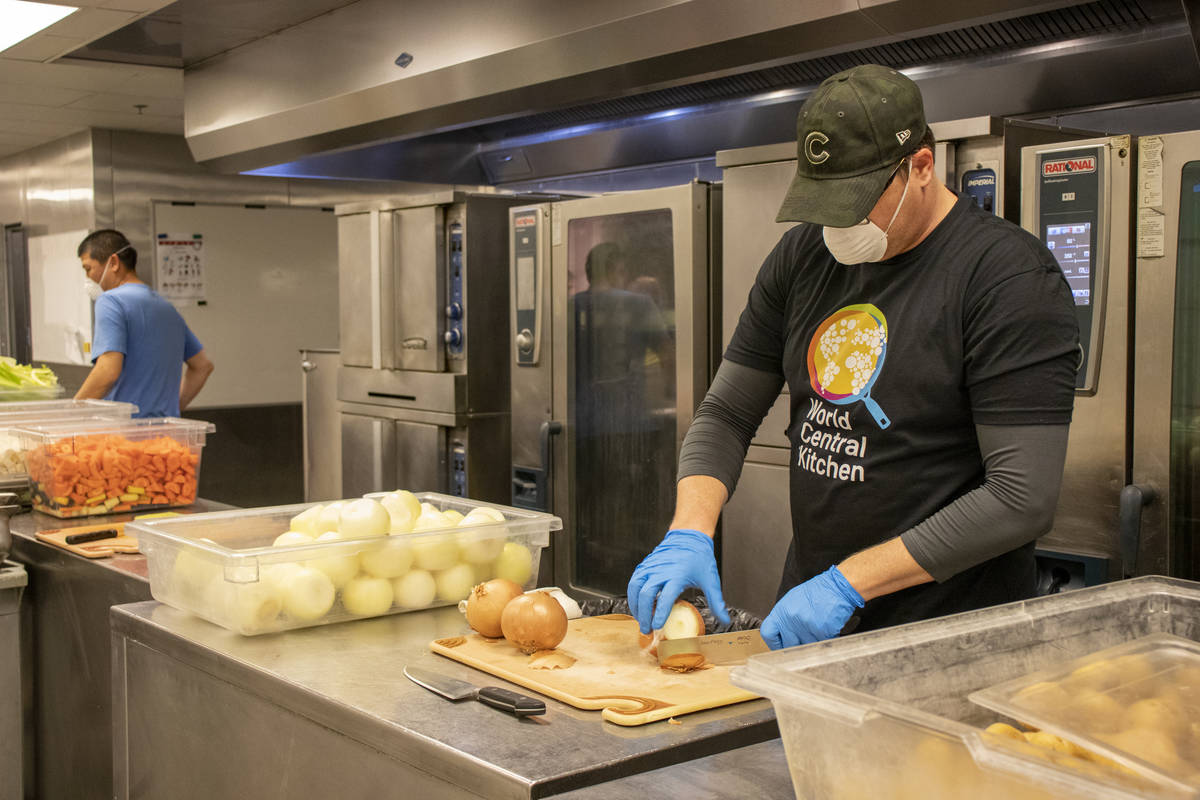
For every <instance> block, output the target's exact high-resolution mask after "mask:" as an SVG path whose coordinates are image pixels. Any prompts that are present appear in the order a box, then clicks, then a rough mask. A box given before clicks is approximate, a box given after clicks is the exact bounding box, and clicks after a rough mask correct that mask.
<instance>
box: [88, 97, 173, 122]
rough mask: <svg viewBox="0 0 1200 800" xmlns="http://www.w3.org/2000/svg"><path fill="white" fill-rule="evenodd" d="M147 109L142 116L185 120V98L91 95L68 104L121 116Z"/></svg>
mask: <svg viewBox="0 0 1200 800" xmlns="http://www.w3.org/2000/svg"><path fill="white" fill-rule="evenodd" d="M139 104H142V105H145V106H146V107H145V108H144V109H143V110H142V113H141V116H158V117H178V118H179V119H181V120H182V119H183V98H162V97H153V98H152V97H139V96H137V95H129V94H89V95H86V96H84V97H82V98H80V99H77V100H75V101H74V102H72V103H70V104H68V106H67V107H68V108H82V109H86V110H88V111H109V112H114V113H121V114H137V113H138V111H137V108H136V106H137V105H139Z"/></svg>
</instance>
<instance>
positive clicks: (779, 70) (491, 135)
mask: <svg viewBox="0 0 1200 800" xmlns="http://www.w3.org/2000/svg"><path fill="white" fill-rule="evenodd" d="M1171 8H1172V9H1174V10H1175V11H1176V12H1177V13H1178V12H1179V6H1178V4H1177V3H1172V4H1171ZM1151 21H1152V18H1151V16H1150V14H1148V13H1147V12H1146V11H1145V10H1144V9H1143V8H1142V5H1141V4H1140V3H1139V2H1138V0H1097V2H1092V3H1087V4H1085V5H1079V6H1070V7H1068V8H1061V9H1056V10H1054V11H1046V12H1043V13H1040V14H1031V15H1029V16H1026V17H1016V18H1014V19H1009V20H1001V21H999V22H990V23H986V24H982V25H972V26H970V27H966V28H960V29H958V30H952V31H946V32H945V33H938V34H934V35H931V36H920V37H917V38H915V39H908V40H906V41H902V42H894V43H892V44H885V45H879V46H876V47H866V48H863V49H861V50H853V51H850V52H847V53H840V54H838V55H834V56H826V57H823V58H814V59H810V60H806V61H797V62H795V63H792V64H783V65H781V66H777V67H769V68H767V69H761V70H757V71H755V72H747V73H744V74H742V75H733V76H730V77H727V78H718V79H715V80H711V81H704V82H701V83H694V84H690V85H688V86H681V87H678V88H672V89H663V90H660V91H655V92H647V93H645V94H640V95H636V96H634V97H624V98H619V99H615V100H607V101H604V102H599V103H592V104H589V105H586V106H580V107H576V108H567V109H561V110H557V111H549V112H546V113H543V114H534V115H531V116H527V117H522V118H520V119H517V120H513V121H510V122H501V123H496V124H494V125H489V126H486V127H485V128H484V129H483V130H484V132H485V133H484V138H486V139H495V138H507V137H510V136H522V135H527V134H530V133H535V132H538V131H546V130H554V129H556V128H565V127H568V126H571V125H579V124H581V123H586V122H596V121H600V120H607V119H619V118H622V117H631V116H637V115H641V114H646V113H650V112H653V111H661V110H664V109H669V108H680V107H687V106H697V105H707V104H709V103H713V102H716V101H719V100H728V99H736V98H740V97H746V96H749V95H754V94H759V93H763V92H770V91H774V90H776V89H781V88H793V87H798V86H815V85H816V84H819V83H820V82H821V81H823V80H825V79H826V78H828V77H829V76H830V75H836V74H837V73H839V72H841V71H842V70H845V69H850V68H851V67H854V66H857V65H858V64H884V65H886V66H889V67H895V68H896V69H905V68H908V67H915V66H926V65H931V64H936V63H939V62H942V61H952V60H957V59H967V58H984V57H987V56H992V55H997V54H1000V53H1004V52H1006V51H1010V50H1015V49H1019V48H1026V47H1032V46H1035V45H1039V44H1050V43H1053V42H1058V41H1063V40H1065V39H1074V38H1078V37H1081V36H1088V35H1094V34H1099V33H1124V32H1130V31H1135V30H1137V29H1139V28H1141V27H1143V26H1145V25H1148V24H1149V23H1150V22H1151Z"/></svg>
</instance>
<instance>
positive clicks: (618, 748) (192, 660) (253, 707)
mask: <svg viewBox="0 0 1200 800" xmlns="http://www.w3.org/2000/svg"><path fill="white" fill-rule="evenodd" d="M465 629H466V625H465V622H464V620H463V618H462V615H461V614H460V613H459V612H458V611H457V610H456V609H455V608H453V607H447V608H439V609H432V610H429V611H418V612H410V613H407V614H395V615H392V616H386V617H380V618H377V619H371V620H360V621H356V622H347V623H341V624H336V625H326V626H321V627H316V628H306V629H301V630H293V631H289V632H285V633H280V634H272V635H264V636H255V637H243V636H240V635H238V634H235V633H231V632H229V631H226V630H224V629H222V628H219V627H216V626H214V625H210V624H209V623H207V622H204V621H203V620H200V619H197V618H195V617H192V616H190V615H188V614H185V613H183V612H180V611H176V610H175V609H172V608H170V607H168V606H164V605H161V604H159V603H136V604H133V605H127V606H119V607H117V608H114V609H113V610H112V631H113V653H114V664H113V675H114V681H115V682H114V684H113V707H114V722H115V725H116V730H115V734H114V759H115V762H116V774H115V788H116V793H115V796H116V797H118V798H126V797H171V798H172V799H173V800H187V799H188V798H206V799H207V798H213V797H261V798H279V799H280V800H282V799H283V798H288V800H293V799H294V798H308V797H312V798H318V797H320V798H324V797H327V796H331V795H337V796H344V797H398V796H404V797H420V798H430V799H432V798H451V797H454V798H460V797H463V798H465V797H487V798H535V797H546V796H549V795H553V794H556V793H560V792H565V791H569V790H572V789H577V788H580V787H585V786H589V785H594V784H599V783H604V782H607V781H612V780H614V779H617V778H622V777H625V776H628V775H631V774H634V773H639V772H644V771H648V770H652V769H657V768H659V767H663V766H668V765H670V764H676V763H679V762H681V761H687V760H691V759H695V758H701V757H704V756H708V755H711V754H713V753H719V752H724V751H727V750H732V749H735V748H738V747H743V746H745V745H749V744H754V743H757V742H761V741H765V740H768V739H772V738H776V737H778V735H779V734H778V727H777V726H776V724H775V715H774V711H773V710H772V708H771V705H770V703H769V702H768V701H766V700H755V701H751V702H748V703H741V704H738V705H733V706H727V707H725V708H719V709H714V710H712V711H705V712H699V713H696V714H689V715H686V716H682V717H680V718H679V720H678V721H679V722H680V723H681V724H679V725H671V724H669V723H667V722H665V721H664V722H657V723H652V724H650V725H646V726H642V727H636V728H625V727H621V726H618V725H613V724H611V723H608V722H604V721H603V720H602V719H601V718H600V714H599V712H595V711H580V710H578V709H574V708H571V707H570V706H567V705H564V704H562V703H559V702H556V701H554V700H550V699H547V700H546V706H547V713H546V715H545V716H544V717H541V718H531V719H526V720H517V719H516V718H514V717H511V716H509V715H507V714H504V713H503V712H500V711H497V710H496V709H493V708H489V707H487V706H485V705H483V704H481V703H476V702H472V701H466V702H462V703H458V704H453V703H450V702H449V701H447V700H444V699H442V698H440V697H437V696H435V695H433V694H431V693H430V692H428V691H426V690H425V689H422V688H421V687H419V686H417V685H415V684H413V683H412V682H410V681H409V680H407V679H406V678H405V677H404V676H403V675H402V674H401V670H402V668H403V667H404V666H405V665H406V664H418V665H420V666H425V667H428V668H431V669H436V670H439V671H441V672H443V673H444V674H446V675H449V676H452V677H457V678H462V679H464V680H468V681H471V682H472V683H474V684H476V685H490V684H499V685H502V686H506V687H508V688H517V689H519V687H513V686H511V685H510V684H507V683H505V682H503V681H499V680H498V679H495V678H491V677H489V676H487V675H485V674H484V673H482V672H478V671H476V670H473V669H471V668H469V667H467V666H465V665H462V664H458V663H457V662H453V661H450V660H448V659H445V658H442V657H440V656H436V655H434V654H432V653H430V652H429V650H428V647H427V645H428V643H429V642H430V641H432V640H433V639H436V638H440V637H443V636H449V635H454V634H457V633H461V632H463V631H464V630H465Z"/></svg>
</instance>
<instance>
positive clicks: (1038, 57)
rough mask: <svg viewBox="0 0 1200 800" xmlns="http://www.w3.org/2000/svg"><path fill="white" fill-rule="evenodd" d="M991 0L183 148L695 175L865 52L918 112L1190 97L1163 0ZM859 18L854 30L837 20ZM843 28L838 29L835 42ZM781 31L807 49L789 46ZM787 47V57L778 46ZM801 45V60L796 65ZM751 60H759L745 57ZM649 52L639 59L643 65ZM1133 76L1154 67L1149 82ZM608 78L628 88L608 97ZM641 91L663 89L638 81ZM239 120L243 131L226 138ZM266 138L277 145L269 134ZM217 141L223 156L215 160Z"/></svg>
mask: <svg viewBox="0 0 1200 800" xmlns="http://www.w3.org/2000/svg"><path fill="white" fill-rule="evenodd" d="M650 1H652V0H647V2H650ZM762 1H763V2H766V0H762ZM366 2H370V0H366ZM703 2H704V0H688V2H687V3H684V4H683V5H687V4H688V3H694V4H697V5H699V4H701V3H703ZM1000 2H1002V0H997V2H994V3H993V4H992V6H991V8H992V9H993V15H992V16H990V17H984V16H982V14H983V13H984V12H983V11H976V12H974V16H972V12H971V11H970V8H972V7H975V6H974V4H960V6H959V10H958V11H956V12H955V13H956V14H957V18H953V17H946V16H943V17H941V18H940V19H942V20H943V24H942V25H941V27H939V28H928V27H927V28H924V29H922V30H923V31H924V32H925V33H924V35H919V36H912V37H911V38H898V37H893V38H892V39H890V40H889V39H888V38H887V36H886V31H887V30H889V29H893V30H904V29H905V26H908V29H910V30H917V28H916V26H915V23H913V22H912V21H911V17H912V12H913V10H914V8H916V7H918V4H917V2H916V0H912V2H908V0H870V1H868V0H859V2H857V3H851V5H854V6H857V8H858V10H857V11H851V12H846V11H844V9H845V8H846V3H845V2H843V0H829V2H825V3H824V4H823V5H821V6H820V7H821V8H826V9H829V12H828V13H829V14H832V15H833V16H827V17H824V18H818V19H816V20H814V21H813V22H812V24H811V25H807V26H806V25H793V26H792V27H791V28H788V29H786V31H774V32H772V33H777V34H779V37H777V39H778V38H780V37H781V38H783V39H786V40H787V41H788V42H789V44H788V45H780V44H779V43H778V41H777V39H776V40H771V42H772V44H771V46H773V47H775V48H776V49H775V50H774V51H768V50H760V51H755V53H756V55H753V56H742V57H743V58H745V61H744V63H745V64H746V65H747V68H746V69H745V70H744V71H741V72H737V71H736V67H733V66H732V62H731V65H730V66H729V67H727V68H726V69H725V71H724V74H720V75H719V76H718V77H707V78H706V79H703V80H701V79H699V78H701V77H703V76H705V73H704V72H703V70H709V71H708V72H707V76H713V75H716V74H717V73H716V71H715V70H714V68H713V67H712V64H711V63H709V62H708V61H704V59H702V58H699V57H697V58H695V59H694V60H692V61H687V69H691V70H692V71H693V73H694V74H695V75H696V78H697V79H694V80H693V82H691V83H687V82H686V81H680V80H678V79H676V78H674V77H672V75H673V74H674V73H672V72H671V70H676V71H678V70H680V69H681V67H680V64H679V62H678V61H675V62H667V61H663V59H659V61H663V64H658V63H657V62H654V60H653V59H648V60H645V61H642V62H635V63H630V64H626V65H624V67H621V68H619V69H616V70H615V74H616V75H617V77H615V78H613V79H612V80H611V81H609V83H608V84H605V82H604V80H601V79H600V78H598V77H597V76H596V74H595V73H593V74H581V75H575V76H567V75H566V74H565V73H564V74H563V76H562V77H558V78H554V77H553V76H550V77H548V78H545V79H544V81H545V82H544V83H538V82H537V80H543V79H541V78H539V79H530V81H531V82H530V83H528V84H527V85H524V86H522V87H520V89H516V90H512V91H509V92H500V93H495V94H491V95H486V96H484V95H481V96H479V97H477V98H475V101H472V102H474V103H475V105H473V106H471V108H470V113H471V114H477V116H475V117H474V119H476V120H477V121H476V122H474V123H471V122H470V121H469V120H470V119H471V116H470V115H469V114H468V112H467V111H466V110H464V109H466V108H467V106H468V105H470V103H467V102H465V101H464V102H463V103H459V104H458V107H457V108H455V107H454V105H453V104H448V103H444V104H442V105H435V106H433V107H430V108H426V109H424V110H422V111H419V112H415V113H409V114H406V115H396V114H395V110H394V108H393V107H391V106H386V105H382V106H379V108H378V113H379V114H380V117H379V118H378V119H376V120H375V121H374V122H370V123H360V124H350V123H349V120H348V119H347V121H346V122H345V123H340V122H339V119H340V118H339V117H338V116H337V115H330V116H329V117H328V119H329V120H330V121H331V125H332V126H333V127H331V128H330V129H329V130H327V131H326V132H324V133H320V134H310V135H295V134H293V133H292V131H291V129H289V128H287V127H286V125H285V124H284V123H285V121H286V120H287V119H288V115H289V114H298V113H299V112H300V111H304V112H305V116H304V117H303V119H301V118H300V117H295V120H296V121H297V122H302V121H303V120H304V119H314V118H317V115H316V113H315V112H316V109H317V106H316V105H310V106H304V107H301V108H297V109H290V110H286V111H283V112H279V113H277V114H274V115H273V116H272V115H264V116H261V117H259V118H256V119H251V120H249V121H247V122H245V123H237V124H231V125H229V126H227V127H226V128H225V129H224V130H216V131H211V132H208V133H199V134H196V135H195V136H192V135H189V144H191V146H192V148H193V152H194V153H196V154H197V157H198V158H200V160H201V161H202V162H203V163H207V164H210V165H212V166H214V167H217V168H218V169H231V168H233V169H253V168H254V167H255V166H258V165H261V164H263V163H271V162H270V161H264V160H265V159H267V158H271V157H275V158H277V160H280V161H286V162H287V163H283V164H277V165H276V166H273V167H265V168H260V169H256V170H254V171H255V172H257V173H259V174H282V175H309V176H313V175H325V176H329V177H340V178H379V179H389V180H420V181H437V182H443V183H456V184H470V185H477V184H483V183H490V184H492V185H506V186H512V185H518V186H522V187H525V188H528V187H530V186H533V187H536V188H539V189H540V188H545V189H546V190H550V189H551V188H552V187H551V185H550V184H551V183H552V182H553V180H554V179H557V178H559V177H561V176H572V175H574V176H579V175H584V174H594V175H599V174H607V173H610V172H611V173H614V174H615V172H616V171H620V170H631V169H635V168H639V167H645V166H649V165H668V164H675V165H677V166H678V167H679V169H681V170H683V171H687V170H688V169H691V168H693V167H695V168H696V169H703V168H704V167H703V165H702V164H700V162H704V163H705V164H709V165H711V162H712V158H713V155H714V154H715V152H716V151H717V150H721V149H729V148H737V147H747V146H754V145H761V144H770V143H776V142H781V141H786V140H789V139H791V138H792V137H793V136H794V135H795V119H796V113H797V112H798V110H799V107H800V104H801V103H802V102H803V100H804V99H805V97H807V95H808V94H809V93H810V92H811V91H812V89H813V88H815V87H816V85H817V84H818V83H820V82H821V81H822V80H824V79H825V78H827V77H829V76H830V75H833V74H835V73H837V72H840V71H842V70H844V69H848V68H850V67H852V66H855V65H858V64H864V63H878V64H885V65H888V66H892V67H895V68H897V69H903V70H906V71H907V72H908V74H910V75H911V76H912V77H913V78H914V79H915V80H917V82H918V83H919V84H920V86H921V90H922V94H923V95H924V97H925V107H926V113H927V115H928V117H929V119H930V120H932V121H939V120H947V119H958V118H963V117H973V116H983V115H988V116H1000V115H1007V116H1016V115H1026V116H1029V115H1035V114H1053V113H1059V112H1061V111H1063V110H1071V109H1081V108H1089V107H1098V106H1108V105H1121V104H1126V103H1130V102H1139V101H1141V102H1144V101H1146V100H1147V99H1148V97H1147V95H1148V93H1149V92H1151V91H1152V92H1153V93H1154V94H1155V96H1157V97H1168V96H1191V95H1195V94H1196V93H1198V92H1200V64H1197V62H1196V58H1195V57H1194V51H1193V43H1192V38H1191V35H1190V29H1189V27H1188V24H1187V21H1186V20H1185V18H1184V14H1183V9H1182V6H1181V4H1180V3H1179V2H1178V0H1093V2H1087V3H1079V4H1075V5H1065V6H1063V7H1059V8H1052V9H1050V10H1044V9H1046V8H1047V4H1045V3H1041V4H1035V3H1033V2H1028V3H1027V4H1026V5H1024V7H1025V8H1026V9H1035V8H1036V9H1037V11H1035V12H1034V13H1026V14H1025V15H1023V16H1011V17H1008V18H1003V16H1002V15H1001V14H998V13H994V12H995V10H996V9H998V8H1000V5H998V4H997V3H1000ZM933 5H935V6H936V4H933ZM983 5H986V4H981V5H980V6H978V7H979V8H982V6H983ZM919 7H920V8H922V9H923V8H925V6H924V5H919ZM1007 7H1009V8H1012V9H1014V10H1018V9H1019V8H1020V7H1021V6H1020V4H1019V3H1009V4H1008V6H1007ZM671 8H676V6H674V5H672V6H671ZM837 9H842V11H837ZM839 13H840V14H841V16H837V14H839ZM1018 13H1019V11H1018ZM831 20H832V21H831ZM864 22H868V23H869V26H867V27H863V29H862V30H858V29H857V28H853V26H854V25H861V24H863V23H864ZM822 25H829V26H832V27H828V28H822V27H821V26H822ZM700 27H703V26H700ZM851 29H852V30H854V31H855V33H854V38H850V37H849V36H848V35H847V31H848V30H851ZM818 30H820V31H823V32H824V33H825V34H827V37H826V38H824V39H822V41H828V42H830V44H829V45H828V48H827V49H824V50H818V49H817V48H816V47H815V46H814V44H813V42H814V41H816V39H815V38H814V37H816V36H817V31H818ZM929 31H932V32H929ZM880 32H883V34H884V35H882V36H881V35H880ZM610 33H611V32H610ZM839 33H840V34H841V35H842V36H843V40H844V41H845V43H846V45H845V46H844V48H843V49H842V50H841V52H838V46H837V45H836V44H834V43H833V42H834V40H836V39H837V36H838V34H839ZM785 34H786V35H785ZM764 35H766V34H764ZM797 37H799V39H804V40H805V41H806V42H808V44H807V46H805V47H801V46H799V45H792V44H790V43H792V42H794V41H797ZM805 37H808V38H805ZM757 41H759V40H754V42H750V43H749V44H748V43H747V41H744V40H736V41H733V42H730V43H727V49H723V50H713V49H712V47H716V45H713V46H712V47H710V48H709V50H706V51H704V53H705V54H711V53H713V52H721V53H727V54H728V53H729V52H731V51H736V52H739V53H740V52H742V51H744V50H746V49H752V48H751V47H750V44H753V43H756V42H757ZM856 43H857V44H858V45H859V46H857V47H856V46H855V44H856ZM564 46H565V45H564ZM792 46H794V47H795V49H793V50H791V51H789V50H788V49H787V48H788V47H792ZM739 48H740V49H739ZM689 52H690V51H689ZM789 52H791V53H793V55H791V56H790V57H791V58H792V59H794V60H791V61H788V60H787V58H788V57H789V56H788V55H783V56H782V57H780V55H778V54H781V53H789ZM806 53H807V54H811V56H810V57H807V58H805V57H804V56H805V54H806ZM684 57H685V56H680V58H684ZM753 58H757V59H759V60H758V62H757V63H758V64H759V65H765V66H759V67H758V68H757V69H755V68H753V67H752V66H751V64H752V61H751V59H753ZM649 62H654V63H653V64H652V65H651V66H647V63H649ZM702 62H703V63H702ZM478 66H479V65H474V64H473V63H465V64H463V65H458V66H456V67H453V68H449V69H448V70H447V71H446V74H445V75H444V76H443V79H444V80H445V81H448V85H450V86H454V85H456V84H455V82H454V81H453V80H452V79H453V78H455V77H461V76H459V75H458V73H457V72H455V70H457V69H459V67H461V68H463V69H466V68H469V67H475V68H478ZM561 71H562V70H560V72H561ZM634 73H636V75H634ZM1146 75H1154V76H1155V81H1154V82H1153V85H1152V87H1149V86H1148V84H1147V83H1146V81H1145V78H1144V76H1146ZM630 76H633V77H630ZM626 79H628V80H626ZM622 81H625V82H626V83H627V84H628V87H629V88H628V90H622V88H621V87H622ZM401 83H403V82H401ZM639 84H640V85H642V86H651V85H657V86H658V87H661V88H656V89H653V90H648V91H645V90H644V91H637V90H636V86H637V85H639ZM601 86H604V87H605V88H601ZM542 89H545V91H541V90H542ZM367 91H370V90H367ZM605 93H607V96H605ZM360 94H361V96H362V100H363V102H362V104H361V105H357V106H355V108H357V109H360V110H361V109H362V108H367V107H370V108H371V109H372V110H373V111H374V110H375V107H374V106H372V105H371V103H370V102H369V101H368V100H367V99H366V94H367V92H363V93H360ZM345 97H346V96H345V95H343V97H342V99H344V98H345ZM356 97H357V96H356ZM571 97H578V98H585V97H587V98H592V99H589V100H588V101H586V102H583V101H582V100H577V101H575V102H576V104H575V105H567V103H569V102H570V100H567V101H566V102H564V100H563V98H571ZM330 102H333V101H330ZM518 109H520V110H518ZM389 114H391V115H392V116H388V115H389ZM455 114H459V115H460V116H459V117H458V118H456V117H455ZM464 119H465V120H468V121H466V122H464V121H463V120H464ZM339 124H340V125H341V127H337V126H338V125H339ZM241 131H245V133H246V137H245V138H237V136H236V135H237V134H238V133H240V132H241ZM271 136H276V137H283V138H281V139H279V140H278V141H277V142H276V143H274V144H272V143H270V141H269V139H270V137H271ZM254 137H259V138H258V145H257V146H255V145H253V144H252V143H251V142H252V140H254ZM201 139H204V140H205V141H204V142H203V144H201V142H200V140H201ZM222 147H223V148H225V149H226V152H225V154H224V155H220V154H219V151H220V149H221V148H222ZM306 152H307V153H310V154H311V155H305V153H306ZM204 153H207V154H208V155H207V157H205V156H204V155H202V154H204ZM689 165H691V166H689ZM697 165H699V166H697ZM547 179H550V181H549V182H547Z"/></svg>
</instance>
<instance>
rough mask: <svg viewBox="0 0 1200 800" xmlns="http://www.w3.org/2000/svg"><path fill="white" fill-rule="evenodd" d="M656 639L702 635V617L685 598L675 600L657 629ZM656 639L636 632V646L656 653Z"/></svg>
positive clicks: (687, 637) (689, 637) (648, 634)
mask: <svg viewBox="0 0 1200 800" xmlns="http://www.w3.org/2000/svg"><path fill="white" fill-rule="evenodd" d="M657 633H658V634H659V636H658V639H693V638H695V637H697V636H703V635H704V617H702V616H700V612H699V611H698V610H697V609H696V607H695V606H694V605H692V604H691V603H689V602H688V601H687V600H676V601H675V605H673V606H671V613H670V614H668V615H667V621H666V622H665V623H663V626H662V627H661V628H659V629H658V631H657ZM658 639H656V638H655V637H654V635H653V634H650V633H638V647H640V648H641V649H642V650H643V651H645V652H647V653H649V654H650V655H652V656H653V655H658Z"/></svg>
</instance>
